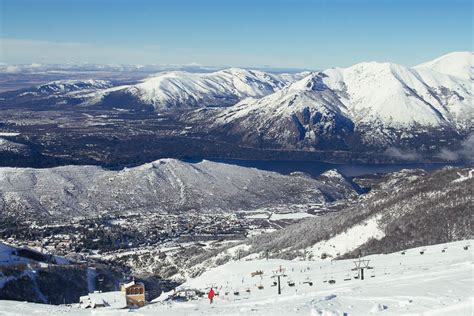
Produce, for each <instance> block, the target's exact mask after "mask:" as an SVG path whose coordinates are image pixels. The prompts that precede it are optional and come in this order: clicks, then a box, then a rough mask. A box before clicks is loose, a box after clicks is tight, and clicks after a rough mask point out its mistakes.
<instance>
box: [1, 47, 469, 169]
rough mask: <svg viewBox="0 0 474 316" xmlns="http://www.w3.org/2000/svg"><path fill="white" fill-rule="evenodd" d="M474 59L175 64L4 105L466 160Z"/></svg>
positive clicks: (309, 146)
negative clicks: (196, 67) (133, 79)
mask: <svg viewBox="0 0 474 316" xmlns="http://www.w3.org/2000/svg"><path fill="white" fill-rule="evenodd" d="M472 65H473V53H472V52H455V53H451V54H447V55H444V56H442V57H440V58H437V59H435V60H433V61H429V62H426V63H423V64H421V65H418V66H416V67H411V68H410V67H405V66H402V65H398V64H393V63H379V62H364V63H359V64H356V65H354V66H351V67H348V68H331V69H327V70H325V71H321V72H311V73H308V72H303V73H298V74H271V73H266V72H262V71H253V70H243V69H237V68H231V69H226V70H220V71H217V72H210V73H209V72H205V73H204V72H201V73H195V72H185V71H168V72H162V73H158V74H157V75H154V76H151V77H148V78H146V79H143V80H142V81H141V82H139V83H137V84H131V85H119V86H114V84H112V83H111V82H110V81H102V80H88V81H80V80H74V81H73V82H71V81H59V82H58V81H55V82H52V83H50V84H45V85H41V86H37V87H33V88H31V89H22V90H18V91H10V92H5V93H1V94H0V108H1V107H12V106H13V107H15V106H28V107H30V108H44V107H51V106H53V107H55V108H67V107H69V106H72V107H74V108H76V109H81V108H84V109H85V108H87V109H109V110H110V109H116V110H121V111H124V110H127V111H143V110H146V111H150V112H158V113H167V114H168V115H175V116H176V117H177V118H178V119H179V120H180V121H181V122H182V124H185V125H188V126H189V125H190V126H192V127H193V129H192V131H197V132H199V133H200V137H201V136H202V135H206V137H208V138H210V139H217V140H219V141H224V142H233V143H238V144H239V145H244V146H249V147H256V148H277V149H291V150H295V149H296V150H301V149H303V150H309V151H311V150H323V151H324V150H332V151H334V150H343V151H378V152H385V153H386V154H387V155H392V156H393V157H394V158H396V159H399V160H404V159H406V160H416V158H417V154H414V153H413V151H414V150H416V151H417V152H418V151H420V152H423V153H427V154H428V155H431V156H438V157H439V158H440V159H446V160H459V159H461V160H463V159H464V160H465V159H469V155H467V154H466V152H470V148H468V149H466V148H465V147H466V146H470V144H471V143H472V142H471V141H470V140H469V137H470V135H471V133H472V129H473V126H474V124H473V121H474V103H473V91H472V84H473V75H472V67H473V66H472ZM150 115H152V114H150ZM412 158H415V159H412Z"/></svg>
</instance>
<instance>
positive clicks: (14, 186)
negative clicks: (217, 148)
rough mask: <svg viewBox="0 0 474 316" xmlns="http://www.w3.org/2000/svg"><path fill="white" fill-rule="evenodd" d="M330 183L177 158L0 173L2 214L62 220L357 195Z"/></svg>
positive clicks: (242, 207)
mask: <svg viewBox="0 0 474 316" xmlns="http://www.w3.org/2000/svg"><path fill="white" fill-rule="evenodd" d="M332 179H334V180H333V181H332V180H331V179H330V178H329V177H328V176H327V175H326V176H323V177H322V178H321V179H320V180H318V179H314V178H311V177H308V176H304V175H289V176H285V175H281V174H278V173H274V172H269V171H261V170H257V169H253V168H245V167H239V166H235V165H228V164H223V163H215V162H210V161H202V162H198V163H186V162H182V161H179V160H174V159H161V160H157V161H155V162H152V163H148V164H145V165H142V166H139V167H135V168H130V169H124V170H121V171H110V170H105V169H102V168H100V167H93V166H66V167H58V168H50V169H31V168H25V169H22V168H0V214H1V215H2V216H4V217H9V216H13V217H15V218H17V217H22V216H23V217H24V218H35V217H37V216H38V215H40V214H41V216H42V217H43V218H44V219H47V218H53V219H58V218H61V217H77V216H95V215H98V214H107V213H110V212H112V213H114V214H115V213H117V212H118V213H122V214H128V213H134V212H135V213H147V212H154V211H170V212H182V211H187V210H192V209H194V210H199V211H236V210H247V209H253V208H257V207H270V206H278V205H288V204H292V203H306V202H311V203H315V202H325V201H333V200H337V199H342V198H347V197H350V196H355V195H357V193H356V191H355V190H354V188H353V187H352V185H351V184H350V183H349V182H347V181H342V180H341V177H335V176H333V177H332Z"/></svg>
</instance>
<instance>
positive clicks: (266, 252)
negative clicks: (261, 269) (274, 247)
mask: <svg viewBox="0 0 474 316" xmlns="http://www.w3.org/2000/svg"><path fill="white" fill-rule="evenodd" d="M265 257H266V258H267V261H268V249H267V250H266V251H265Z"/></svg>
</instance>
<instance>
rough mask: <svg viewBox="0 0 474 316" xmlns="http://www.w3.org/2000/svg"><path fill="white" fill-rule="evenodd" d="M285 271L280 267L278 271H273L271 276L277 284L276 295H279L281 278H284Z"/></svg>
mask: <svg viewBox="0 0 474 316" xmlns="http://www.w3.org/2000/svg"><path fill="white" fill-rule="evenodd" d="M285 276H286V275H285V269H282V267H281V266H280V267H279V268H278V270H276V271H273V276H272V278H277V282H278V295H280V294H281V279H280V278H281V277H285Z"/></svg>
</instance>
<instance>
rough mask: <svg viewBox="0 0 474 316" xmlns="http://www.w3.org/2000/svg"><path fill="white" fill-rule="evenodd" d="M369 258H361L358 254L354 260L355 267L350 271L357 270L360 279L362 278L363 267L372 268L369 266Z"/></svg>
mask: <svg viewBox="0 0 474 316" xmlns="http://www.w3.org/2000/svg"><path fill="white" fill-rule="evenodd" d="M369 263H370V260H367V259H361V257H360V255H359V259H358V260H354V264H355V268H352V271H358V273H359V277H360V279H361V280H364V269H373V267H371V266H369Z"/></svg>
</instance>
